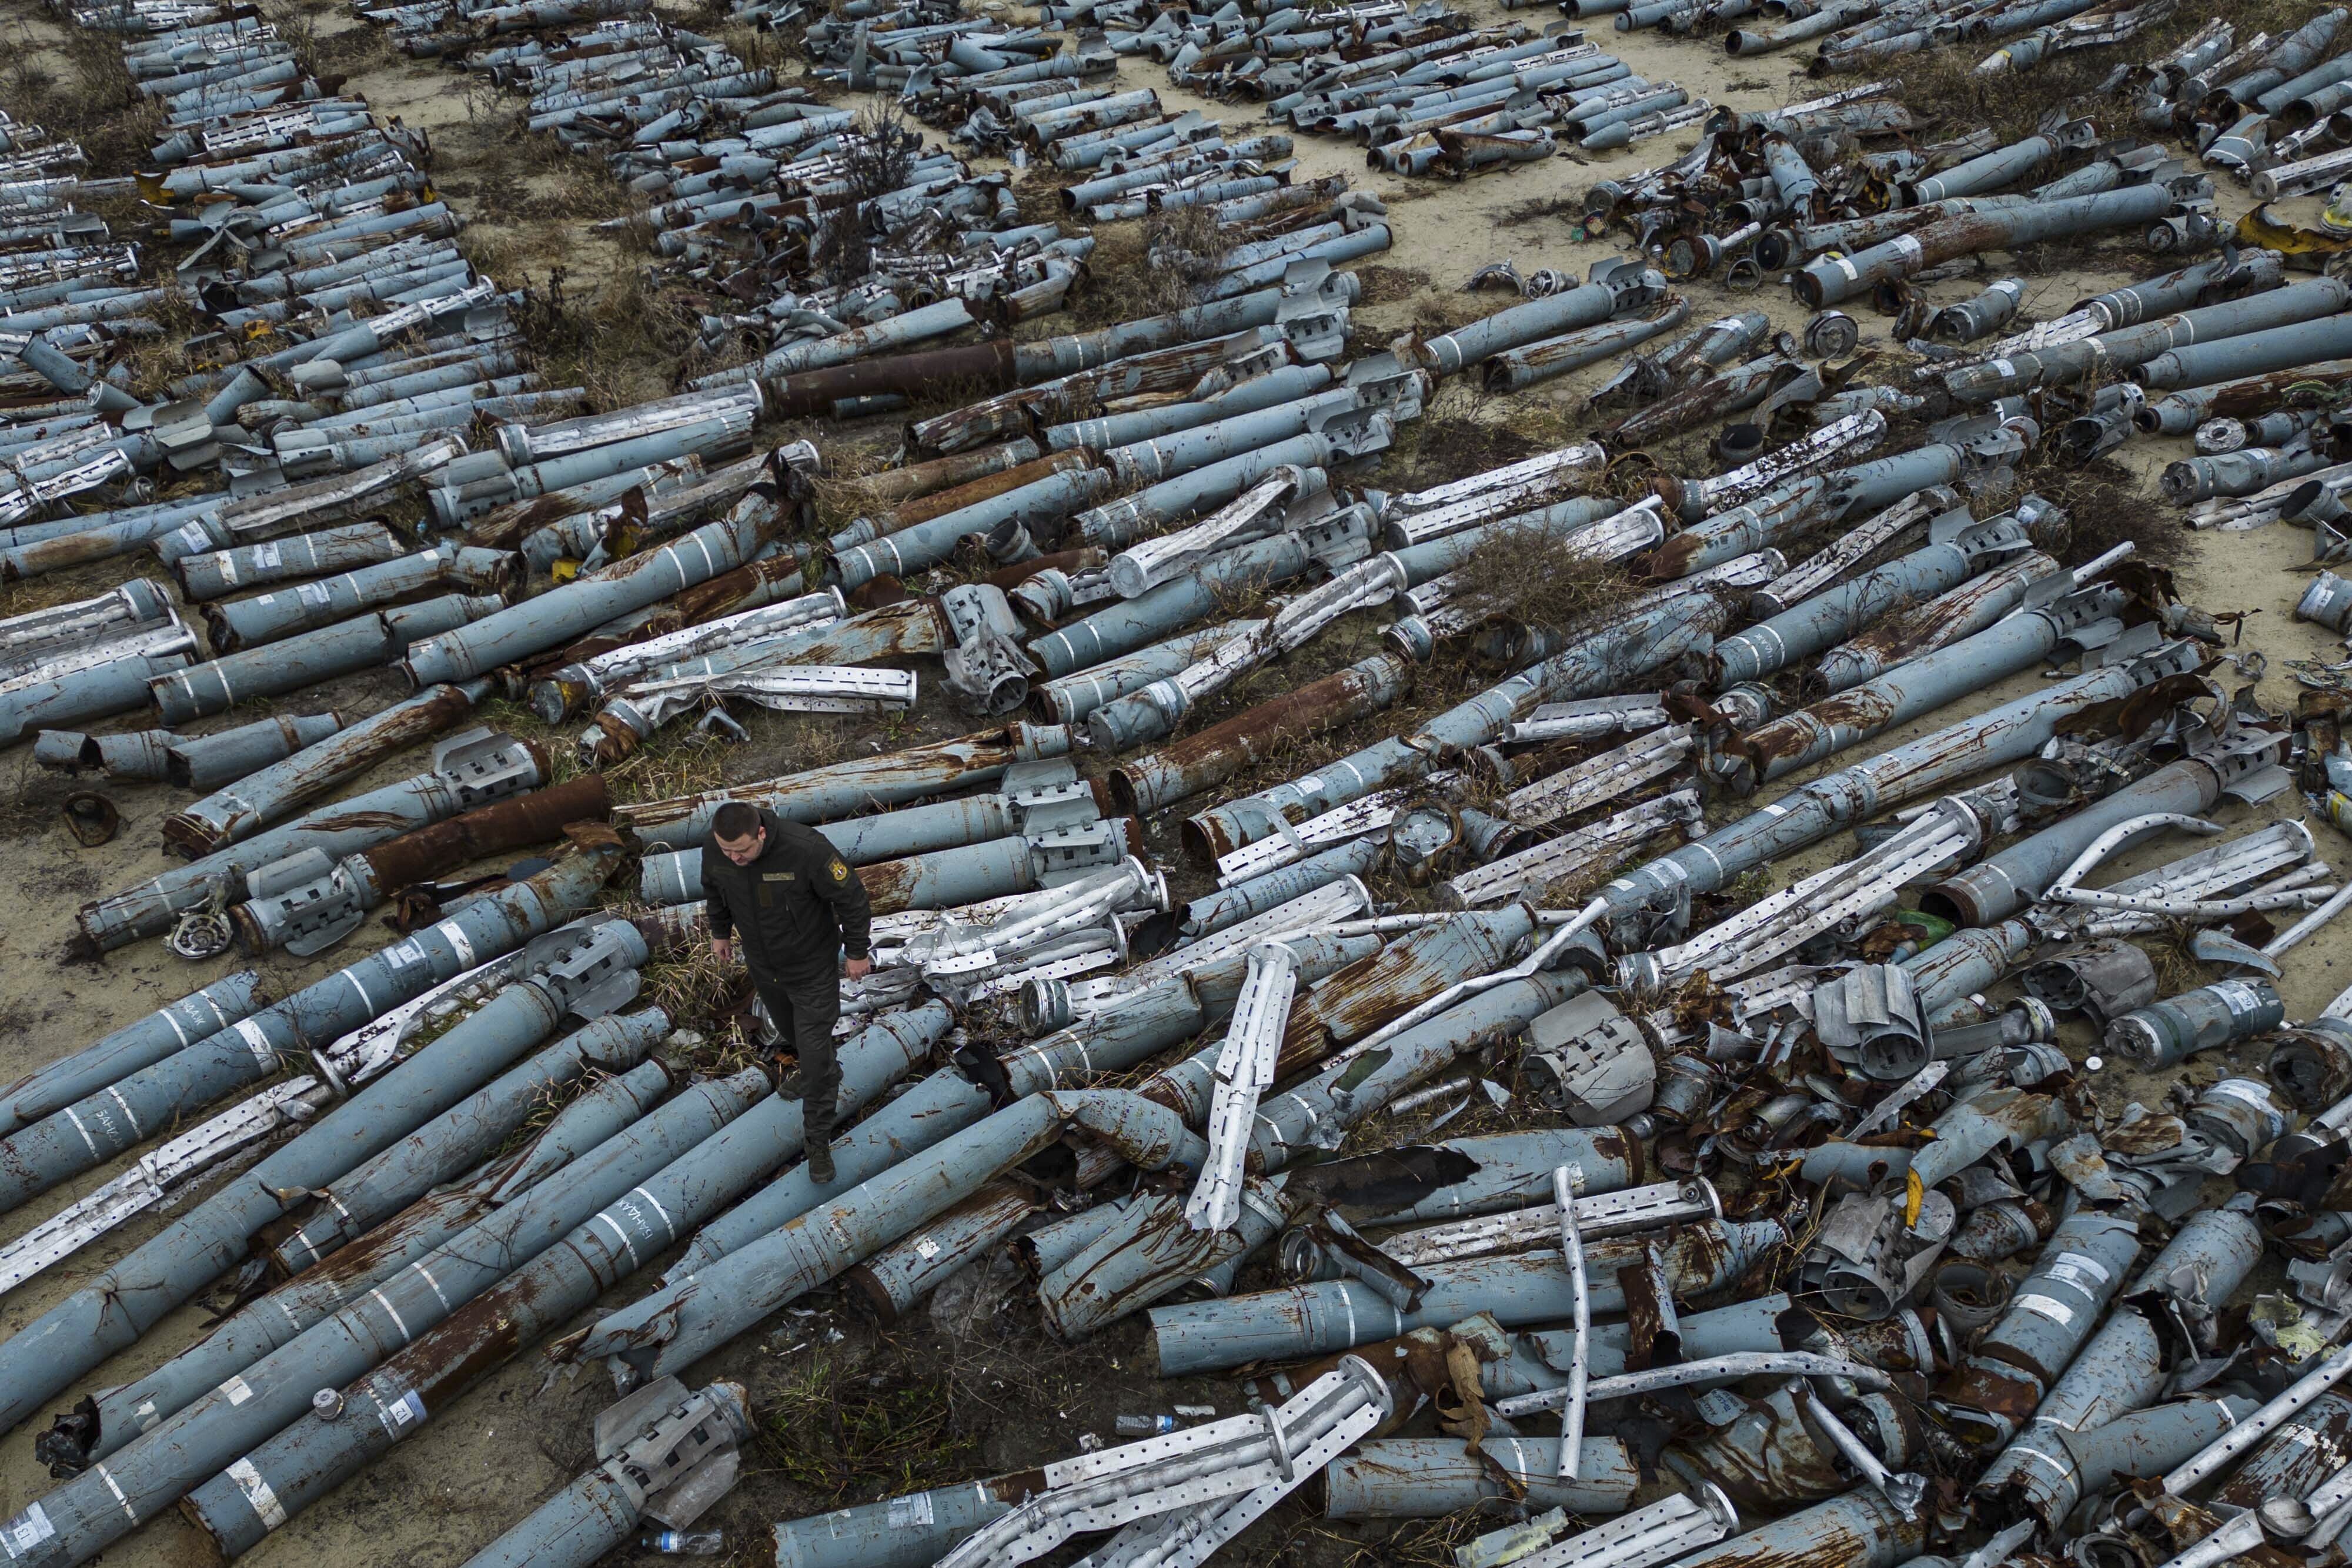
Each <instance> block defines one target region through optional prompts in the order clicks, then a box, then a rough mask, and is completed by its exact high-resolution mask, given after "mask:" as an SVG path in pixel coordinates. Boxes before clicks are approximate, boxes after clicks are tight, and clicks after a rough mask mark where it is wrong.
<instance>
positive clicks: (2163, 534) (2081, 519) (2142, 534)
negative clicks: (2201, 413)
mask: <svg viewBox="0 0 2352 1568" xmlns="http://www.w3.org/2000/svg"><path fill="white" fill-rule="evenodd" d="M2017 481H2018V492H2017V493H2018V496H2022V495H2023V494H2024V493H2025V492H2027V491H2032V492H2033V493H2034V494H2036V495H2039V496H2041V497H2043V498H2044V499H2046V500H2051V501H2055V502H2056V503H2057V504H2058V505H2059V506H2061V507H2064V508H2065V511H2066V517H2067V527H2066V530H2065V534H2066V537H2065V538H2064V540H2063V542H2060V541H2058V540H2055V539H2053V540H2051V541H2049V544H2048V545H2045V546H2044V548H2045V549H2047V548H2049V545H2055V546H2056V547H2057V548H2055V549H2051V551H2050V553H2051V554H2053V555H2054V556H2056V557H2057V558H2058V559H2059V561H2060V562H2061V563H2062V564H2063V565H2066V566H2079V565H2081V564H2082V563H2083V562H2084V561H2086V560H2089V559H2091V558H2092V557H2094V556H2096V555H2099V554H2102V553H2104V552H2105V551H2106V550H2108V549H2113V548H2114V547H2115V546H2116V545H2119V544H2121V543H2123V542H2124V541H2125V540H2126V539H2128V540H2130V541H2131V542H2132V543H2133V545H2134V546H2136V547H2137V548H2136V549H2134V551H2133V559H2137V560H2141V561H2145V562H2147V563H2148V564H2150V565H2152V566H2163V567H2171V566H2178V565H2179V564H2180V563H2181V562H2182V561H2183V560H2184V559H2186V558H2187V556H2188V554H2189V530H2188V529H2186V528H2182V527H2181V526H2180V525H2179V522H2178V520H2177V519H2176V518H2173V517H2165V516H2159V517H2156V518H2155V519H2154V523H2153V526H2151V523H2150V517H2149V506H2148V499H2147V495H2146V494H2145V493H2144V492H2143V491H2142V490H2141V489H2140V487H2139V486H2138V484H2137V482H2136V481H2135V480H2134V479H2133V477H2132V476H2131V474H2130V472H2129V471H2128V470H2126V469H2125V468H2124V467H2122V466H2121V465H2118V464H2116V463H2115V462H2114V461H2112V460H2111V459H2108V458H2104V457H2102V458H2099V459H2097V460H2095V461H2094V462H2090V463H2079V462H2076V461H2075V460H2074V459H2073V458H2070V457H2064V456H2061V455H2058V454H2056V453H2054V452H2047V451H2045V452H2042V453H2037V454H2035V455H2033V456H2032V458H2030V459H2029V460H2028V461H2027V462H2026V463H2024V464H2023V465H2021V466H2020V467H2019V469H2018V476H2017ZM2016 498H2017V497H2010V502H2011V503H2013V502H2014V501H2015V499H2016Z"/></svg>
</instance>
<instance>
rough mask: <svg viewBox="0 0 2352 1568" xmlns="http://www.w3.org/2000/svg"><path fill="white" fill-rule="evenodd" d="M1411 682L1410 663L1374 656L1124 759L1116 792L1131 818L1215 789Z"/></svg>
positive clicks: (1116, 772) (1377, 705)
mask: <svg viewBox="0 0 2352 1568" xmlns="http://www.w3.org/2000/svg"><path fill="white" fill-rule="evenodd" d="M1411 686H1412V664H1411V662H1410V661H1408V660H1406V659H1403V658H1402V657H1400V656H1398V655H1397V654H1394V653H1375V654H1373V655H1372V656H1371V657H1370V658H1369V659H1365V660H1363V661H1361V662H1360V663H1359V664H1350V665H1349V666H1348V667H1347V668H1346V669H1344V670H1338V671H1334V672H1333V673H1332V674H1328V675H1326V676H1324V677H1323V678H1322V679H1321V680H1319V681H1310V682H1308V683H1307V685H1303V686H1300V687H1298V688H1297V689H1296V690H1294V691H1290V692H1286V693H1285V694H1283V695H1281V696H1278V697H1276V698H1274V699H1273V700H1272V701H1269V702H1263V703H1260V704H1258V705H1257V706H1255V707H1254V708H1251V709H1249V710H1248V711H1246V712H1244V713H1238V714H1235V715H1234V716H1233V717H1231V718H1229V719H1227V720H1225V721H1224V722H1223V724H1219V725H1213V726H1212V727H1209V728H1207V729H1204V730H1202V731H1201V732H1200V733H1199V734H1197V735H1190V736H1187V737H1184V738H1183V739H1181V740H1180V741H1178V742H1176V743H1175V744H1174V745H1173V746H1165V747H1160V749H1159V750H1158V751H1154V752H1150V753H1149V754H1147V755H1145V756H1142V757H1138V758H1134V759H1133V760H1131V761H1129V762H1125V763H1122V764H1120V765H1119V766H1118V767H1117V768H1113V769H1111V773H1110V789H1111V797H1112V799H1113V800H1115V801H1116V802H1117V803H1118V810H1120V811H1121V812H1122V813H1123V814H1125V815H1128V816H1134V817H1139V816H1143V815H1145V814H1147V813H1149V812H1151V811H1156V810H1160V808H1161V807H1162V806H1165V805H1168V804H1169V803H1170V802H1171V801H1175V800H1183V799H1185V798H1186V797H1188V796H1192V795H1197V794H1199V793H1201V792H1202V790H1204V789H1214V788H1216V787H1217V786H1218V785H1219V784H1222V783H1223V782H1224V781H1225V780H1226V779H1230V778H1232V777H1233V776H1234V774H1236V773H1238V772H1240V771H1241V770H1242V769H1243V768H1247V767H1249V766H1250V765H1251V764H1253V763H1255V762H1259V761H1262V760H1264V759H1265V758H1267V757H1269V756H1271V755H1273V754H1274V753H1275V752H1276V750H1278V749H1279V748H1280V747H1285V746H1288V745H1290V744H1292V743H1294V742H1296V741H1298V740H1302V739H1305V738H1306V737H1308V736H1312V735H1320V734H1322V733H1324V732H1325V731H1327V730H1331V729H1337V728H1338V727H1339V726H1341V725H1343V724H1349V723H1352V722H1354V721H1355V720H1357V719H1359V718H1361V717H1363V716H1365V715H1366V714H1370V713H1377V712H1379V711H1380V710H1381V709H1382V708H1384V707H1387V706H1389V705H1390V704H1391V703H1393V702H1395V701H1396V700H1397V699H1398V698H1399V697H1401V696H1402V695H1404V693H1405V692H1406V690H1408V689H1409V688H1410V687H1411Z"/></svg>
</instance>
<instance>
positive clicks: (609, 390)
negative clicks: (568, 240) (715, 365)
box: [497, 267, 707, 411]
mask: <svg viewBox="0 0 2352 1568" xmlns="http://www.w3.org/2000/svg"><path fill="white" fill-rule="evenodd" d="M497 276H498V277H499V280H500V281H501V282H520V284H521V286H522V289H523V304H522V307H521V308H520V311H518V313H517V314H518V315H519V316H520V319H521V321H522V328H523V332H524V335H525V336H526V337H527V338H528V339H529V340H530V343H531V346H532V348H533V350H535V351H536V353H537V354H538V357H539V361H540V371H541V374H542V375H544V376H546V377H547V378H548V382H549V384H551V385H552V386H559V387H563V386H578V387H584V388H586V389H587V393H588V402H589V406H590V407H591V408H593V409H595V410H598V411H604V410H609V409H615V408H626V407H628V406H629V405H630V404H632V403H640V402H652V401H653V400H654V399H656V398H660V397H667V395H669V393H670V392H672V391H673V390H674V389H675V388H676V387H677V384H678V382H680V381H682V380H683V379H685V378H686V377H687V376H688V375H691V374H694V373H698V371H701V370H703V369H705V368H707V367H706V365H705V364H704V363H703V359H704V351H703V349H702V343H701V339H700V337H699V335H698V332H697V329H696V321H695V313H694V311H693V308H691V307H690V306H689V305H688V303H687V302H686V301H684V300H683V299H681V298H678V297H677V296H676V295H673V294H667V293H665V292H663V291H661V290H659V289H657V288H656V287H654V286H653V285H652V284H651V283H650V282H649V281H648V280H647V279H646V275H645V273H644V272H643V271H642V270H640V269H637V268H634V267H632V268H626V269H624V270H622V271H620V272H617V273H615V274H614V276H613V277H611V278H610V279H609V280H608V281H606V283H605V284H604V286H603V287H600V288H598V289H597V290H596V291H595V293H594V295H593V297H592V298H587V299H585V300H583V299H581V298H576V297H575V296H573V295H572V293H570V291H569V290H568V289H567V288H566V287H565V285H566V282H567V281H568V278H567V275H566V274H565V272H564V270H563V268H562V267H555V268H553V269H551V271H550V272H549V274H548V277H547V283H546V286H545V287H543V288H541V287H532V286H531V285H530V282H529V280H528V278H527V277H523V276H522V275H520V273H503V274H498V275H497Z"/></svg>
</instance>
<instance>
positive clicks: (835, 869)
mask: <svg viewBox="0 0 2352 1568" xmlns="http://www.w3.org/2000/svg"><path fill="white" fill-rule="evenodd" d="M825 869H826V870H828V871H830V872H832V873H833V880H834V881H835V882H847V881H848V880H849V866H848V863H847V862H845V861H844V860H842V858H841V857H840V856H838V855H835V857H834V860H833V864H832V865H830V866H828V867H826V868H825Z"/></svg>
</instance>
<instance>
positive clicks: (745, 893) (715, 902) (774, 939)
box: [702, 811, 874, 979]
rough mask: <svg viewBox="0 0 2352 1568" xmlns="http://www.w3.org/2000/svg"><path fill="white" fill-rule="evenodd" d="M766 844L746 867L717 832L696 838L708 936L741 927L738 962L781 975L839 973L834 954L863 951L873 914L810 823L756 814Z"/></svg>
mask: <svg viewBox="0 0 2352 1568" xmlns="http://www.w3.org/2000/svg"><path fill="white" fill-rule="evenodd" d="M760 825H761V827H762V828H764V829H766V830H767V833H768V843H767V847H766V848H765V849H764V850H762V851H761V853H760V858H759V859H758V860H755V861H753V862H751V864H750V865H737V864H736V863H735V862H733V861H730V860H729V859H728V858H727V852H726V851H724V850H722V849H720V848H719V838H718V835H717V834H715V833H706V834H705V835H703V840H702V895H703V900H704V903H705V904H707V905H708V907H709V914H710V935H711V936H714V937H724V936H729V935H730V934H733V933H740V935H741V937H742V941H743V961H744V962H745V963H746V964H748V965H750V966H751V967H752V968H753V969H754V970H755V971H757V972H759V973H761V974H765V975H772V976H775V977H779V978H787V979H812V978H814V977H818V976H820V975H832V974H834V973H835V972H837V965H836V963H835V955H836V954H838V953H839V952H841V951H842V950H843V949H844V948H846V949H847V950H848V954H849V956H851V957H853V958H863V957H865V956H866V929H867V927H868V926H869V925H871V924H872V923H873V917H874V912H873V910H872V908H871V907H870V906H869V905H868V904H867V903H866V884H865V883H863V882H861V881H859V880H858V876H857V873H856V872H855V871H852V870H851V869H850V866H849V862H847V861H845V860H843V859H842V858H841V852H840V851H838V850H836V849H835V848H834V847H833V841H831V840H830V839H827V838H826V837H825V836H824V834H823V833H820V832H818V831H816V830H815V829H814V828H804V827H803V826H801V825H800V824H799V823H798V822H787V821H782V819H780V818H779V817H777V816H776V814H775V813H774V812H772V811H762V812H761V813H760Z"/></svg>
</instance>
